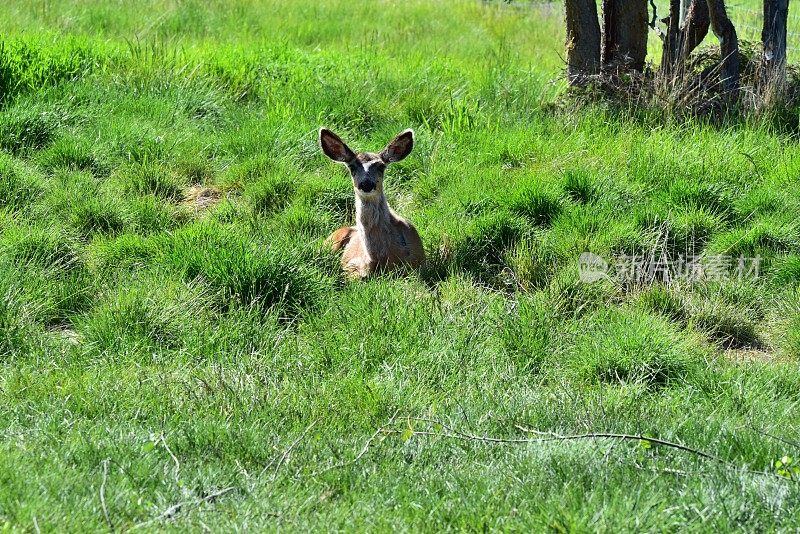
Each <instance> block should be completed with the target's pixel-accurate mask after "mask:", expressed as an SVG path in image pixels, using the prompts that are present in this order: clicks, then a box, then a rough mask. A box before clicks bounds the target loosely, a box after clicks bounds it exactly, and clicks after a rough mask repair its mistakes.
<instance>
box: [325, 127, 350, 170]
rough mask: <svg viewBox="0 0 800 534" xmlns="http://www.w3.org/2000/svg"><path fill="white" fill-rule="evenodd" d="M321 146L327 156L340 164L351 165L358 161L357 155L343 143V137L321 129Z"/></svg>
mask: <svg viewBox="0 0 800 534" xmlns="http://www.w3.org/2000/svg"><path fill="white" fill-rule="evenodd" d="M319 146H320V147H322V151H323V152H324V153H325V155H326V156H328V157H329V158H331V159H332V160H333V161H338V162H339V163H350V162H351V161H353V160H354V159H356V155H355V153H354V152H353V151H352V150H350V147H349V146H347V145H346V144H345V142H344V141H342V139H341V137H339V136H338V135H336V134H335V133H333V132H332V131H330V130H328V129H327V128H320V129H319Z"/></svg>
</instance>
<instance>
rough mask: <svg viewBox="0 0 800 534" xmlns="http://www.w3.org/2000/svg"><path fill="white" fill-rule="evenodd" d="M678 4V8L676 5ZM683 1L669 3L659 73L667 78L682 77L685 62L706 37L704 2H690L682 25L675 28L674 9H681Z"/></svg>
mask: <svg viewBox="0 0 800 534" xmlns="http://www.w3.org/2000/svg"><path fill="white" fill-rule="evenodd" d="M678 1H679V2H680V6H678V5H676V3H677V2H678ZM684 1H685V0H672V2H671V3H670V14H669V21H668V22H669V29H668V31H667V36H666V37H665V38H664V48H663V52H662V59H661V72H662V74H664V75H665V76H667V77H674V76H682V75H683V72H684V68H685V65H686V60H687V59H688V57H689V55H690V54H691V53H692V52H693V51H694V49H695V48H697V46H698V45H699V44H700V43H701V42H703V39H705V37H706V35H708V28H709V25H710V20H709V18H708V3H707V2H706V0H692V2H691V4H690V5H689V8H688V11H687V12H686V15H685V16H684V17H683V23H682V24H681V25H680V27H678V28H676V27H675V25H674V21H675V19H676V18H677V17H676V16H675V14H674V13H675V10H676V9H680V10H682V9H683V6H684Z"/></svg>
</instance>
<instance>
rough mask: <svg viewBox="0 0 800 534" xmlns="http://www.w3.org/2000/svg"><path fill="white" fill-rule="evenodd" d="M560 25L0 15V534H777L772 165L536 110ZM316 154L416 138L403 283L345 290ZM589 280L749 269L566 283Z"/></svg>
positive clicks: (395, 170)
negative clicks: (633, 259)
mask: <svg viewBox="0 0 800 534" xmlns="http://www.w3.org/2000/svg"><path fill="white" fill-rule="evenodd" d="M793 6H794V4H793ZM792 9H796V8H795V7H793V8H792ZM732 11H734V17H736V16H738V15H736V12H735V9H733V10H732ZM561 25H562V21H561V6H560V4H533V5H527V6H518V5H510V6H509V5H505V4H504V3H503V2H480V1H472V0H453V1H447V2H428V1H422V0H413V1H410V2H390V1H384V0H381V1H377V2H375V1H367V0H357V1H344V0H331V1H325V2H318V1H310V0H308V1H307V0H298V1H292V2H283V1H281V2H279V1H263V2H257V1H247V0H237V1H235V2H222V1H218V2H195V1H164V0H157V1H148V2H137V3H120V2H111V1H101V2H85V1H81V2H78V1H66V2H58V3H56V2H37V3H34V4H33V5H32V4H31V3H29V2H21V1H15V0H14V1H11V2H7V3H6V4H4V6H3V7H2V8H0V30H2V32H3V36H4V45H3V49H2V52H0V58H2V61H0V87H1V88H2V89H3V90H4V91H5V92H4V93H3V97H2V99H1V101H2V103H1V104H0V149H1V150H0V428H3V430H4V432H3V439H2V440H0V530H2V529H5V528H7V529H10V530H12V531H15V530H35V529H36V528H41V530H43V531H46V530H56V531H64V530H67V531H86V530H105V529H110V528H112V527H113V528H114V529H118V530H127V529H130V528H131V527H133V526H136V525H140V524H143V523H144V524H145V525H144V526H145V527H146V528H147V529H150V530H156V529H161V528H164V527H171V528H175V529H180V530H200V529H204V528H209V529H211V530H215V531H216V530H221V531H226V530H236V529H238V530H273V529H275V530H277V529H285V530H311V529H314V530H320V529H328V530H330V529H337V530H348V531H362V530H365V529H366V530H370V529H371V530H379V531H381V530H405V531H419V530H423V531H426V530H431V531H434V530H435V531H438V530H445V529H453V530H479V529H481V530H482V529H505V530H525V531H541V530H546V529H553V530H568V531H569V530H574V531H597V530H612V531H628V530H630V531H633V530H636V531H639V530H645V531H653V530H686V529H689V530H692V529H693V530H701V531H703V530H712V529H722V530H734V529H739V530H753V531H759V530H776V529H778V530H781V529H783V530H791V529H796V528H798V526H800V524H798V517H797V515H796V514H795V513H794V512H795V510H796V509H797V508H798V506H800V490H798V486H797V484H796V482H797V481H796V480H788V479H785V478H781V477H775V476H773V475H776V474H777V470H776V467H775V465H776V464H775V462H776V461H777V460H778V459H781V458H782V457H784V456H791V457H792V458H795V459H796V458H797V457H798V456H800V451H798V445H797V443H796V439H797V437H796V422H797V405H798V402H799V401H800V373H798V367H797V363H798V361H799V360H798V358H800V319H798V318H799V317H800V304H799V302H800V300H798V296H797V292H798V285H799V284H800V262H798V257H800V230H799V228H800V227H798V224H797V220H800V200H798V198H797V195H796V194H795V193H794V192H795V191H796V190H797V189H798V186H800V179H798V176H800V148H798V146H797V143H796V140H795V139H793V138H792V137H790V136H789V135H788V134H784V133H780V132H776V131H774V129H772V128H771V127H770V126H769V125H768V124H766V123H764V124H761V123H753V124H745V123H740V124H734V125H729V126H727V127H725V128H715V127H712V126H709V125H707V124H702V123H699V122H691V121H689V122H685V123H682V124H679V125H678V124H671V121H669V120H664V118H663V117H657V116H652V114H651V115H647V114H645V115H644V116H638V115H636V114H634V113H627V114H626V113H619V112H612V111H609V110H605V109H603V108H602V107H600V106H597V107H587V108H584V109H581V110H580V111H579V112H573V110H571V109H569V108H568V107H567V108H565V107H564V106H563V105H562V106H561V107H553V106H552V105H551V104H552V103H553V101H554V100H555V99H556V96H557V95H558V94H559V92H560V90H561V89H562V88H563V82H562V81H561V80H560V70H561V68H562V66H563V63H562V59H561V56H562V55H563V30H562V27H561ZM322 125H325V126H327V127H330V128H332V129H334V130H335V131H337V132H339V133H341V134H342V135H343V136H345V137H346V138H347V139H348V140H349V141H351V142H352V144H353V145H354V146H357V147H359V148H363V149H365V150H376V149H379V148H380V147H382V146H383V145H384V144H385V142H386V140H387V139H389V138H391V136H392V135H394V134H396V133H397V132H399V131H401V130H403V129H405V128H408V127H412V128H414V129H415V133H416V144H415V149H414V152H413V153H412V154H411V156H409V158H407V159H406V160H404V161H403V162H402V163H399V164H397V165H395V166H393V167H392V168H390V169H389V171H388V173H387V178H386V189H387V195H388V198H389V201H390V204H391V205H392V206H393V207H394V208H395V209H397V211H398V212H399V213H401V214H402V215H403V216H405V217H407V218H409V219H410V220H411V221H413V222H414V224H415V225H416V227H417V228H418V229H419V231H420V233H421V235H422V238H423V241H424V243H425V247H426V253H427V258H428V263H427V265H426V266H425V267H424V268H423V269H422V270H421V271H420V272H419V273H413V274H411V275H407V276H386V277H381V278H375V279H371V280H368V281H365V282H359V283H349V282H345V280H344V279H343V277H342V276H341V274H340V273H339V272H338V260H337V258H336V257H335V256H334V255H333V254H332V253H330V252H328V251H327V250H326V249H325V247H324V246H323V240H324V239H325V237H327V235H328V234H329V233H330V232H332V231H333V230H335V229H336V228H337V227H339V226H341V225H345V224H352V221H353V211H354V203H353V193H352V188H351V184H350V179H349V177H348V176H347V175H346V171H344V169H342V168H340V167H339V166H336V165H334V164H332V163H330V162H329V161H328V160H327V159H326V158H324V157H323V156H322V155H321V154H320V151H319V148H318V147H317V141H316V135H317V129H318V128H319V127H320V126H322ZM585 251H591V252H593V253H595V254H599V255H601V256H603V257H604V258H606V259H607V260H608V261H609V262H612V263H613V261H614V257H615V256H617V257H618V256H619V255H625V254H643V253H647V254H650V253H652V252H653V251H655V252H658V253H663V254H665V255H667V256H668V257H669V258H671V259H673V260H676V259H678V258H685V257H687V256H689V255H692V256H702V255H706V256H709V255H724V256H728V257H730V259H731V261H732V262H734V263H735V262H736V261H737V260H738V256H739V255H745V256H756V255H757V256H759V258H760V259H761V271H760V272H759V273H758V274H759V276H758V277H757V278H753V277H752V276H750V277H749V278H746V279H743V280H739V279H736V278H733V279H727V280H718V281H700V282H697V283H694V284H692V283H688V282H686V281H680V282H674V283H670V284H664V283H659V282H657V283H641V284H631V283H617V282H615V281H613V280H601V281H598V282H597V283H595V284H587V283H585V282H582V281H581V280H580V279H579V276H578V270H577V266H578V258H579V257H580V255H581V253H583V252H585ZM752 274H753V273H750V275H752ZM393 416H395V417H394V419H392V417H393ZM407 416H414V417H428V418H434V419H438V420H442V421H447V422H449V423H450V424H451V425H452V426H453V427H456V428H458V429H461V430H463V431H466V432H469V433H473V434H476V435H486V436H500V437H504V438H512V439H518V438H522V437H531V436H532V435H531V434H530V433H526V432H524V430H523V429H524V428H530V429H535V430H538V431H541V432H546V433H558V434H582V433H587V432H616V433H627V434H632V435H646V436H651V437H660V438H663V439H667V440H671V441H676V442H681V443H685V444H687V445H689V446H690V447H693V448H697V449H699V450H703V451H706V452H707V453H709V454H712V455H714V456H717V457H719V458H720V459H722V460H723V462H716V461H709V460H707V459H703V458H702V457H701V456H698V455H693V454H690V453H684V452H680V451H675V450H671V449H663V448H660V447H656V446H653V445H652V443H651V442H648V441H636V440H635V441H633V442H628V441H626V442H616V441H608V440H605V439H595V440H588V441H569V442H558V441H556V442H546V443H536V444H529V445H525V444H496V443H495V444H489V443H485V442H481V441H474V440H461V439H453V438H445V437H439V436H435V435H433V436H432V435H428V434H424V433H423V434H419V433H418V432H419V431H423V432H427V431H433V432H440V431H442V430H443V428H442V427H439V426H437V425H435V424H434V425H432V426H430V427H427V426H421V425H420V424H419V423H418V422H417V423H413V422H410V421H409V420H407V419H403V417H407ZM390 421H392V423H391V425H390V427H387V428H384V430H387V431H389V432H384V433H381V432H379V433H377V434H376V431H378V429H380V428H381V427H382V426H384V425H387V424H389V422H390ZM534 437H535V436H534ZM367 445H368V446H367ZM748 470H750V471H748ZM751 471H755V472H758V473H760V474H754V473H752V472H751ZM222 490H225V491H224V492H223V493H221V494H220V495H219V496H218V497H217V498H211V497H210V496H213V495H216V493H217V492H220V491H222ZM101 495H102V498H101ZM176 505H180V506H178V507H177V508H174V507H175V506H176ZM171 508H173V512H171V513H170V514H168V515H170V517H164V516H163V514H164V512H166V511H169V510H170V509H171Z"/></svg>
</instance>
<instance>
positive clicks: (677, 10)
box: [661, 0, 685, 79]
mask: <svg viewBox="0 0 800 534" xmlns="http://www.w3.org/2000/svg"><path fill="white" fill-rule="evenodd" d="M684 1H685V0H670V2H669V16H668V17H667V19H666V22H667V34H666V35H665V36H664V42H663V45H662V47H661V73H662V74H663V75H664V76H665V77H666V78H667V79H670V78H672V77H673V76H674V75H675V74H676V73H677V71H678V70H679V69H678V67H679V63H680V58H679V52H680V45H681V24H680V20H681V18H682V17H683V15H682V10H683V3H684Z"/></svg>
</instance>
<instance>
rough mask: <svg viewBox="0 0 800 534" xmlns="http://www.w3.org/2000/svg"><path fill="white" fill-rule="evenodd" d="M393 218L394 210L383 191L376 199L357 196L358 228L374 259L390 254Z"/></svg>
mask: <svg viewBox="0 0 800 534" xmlns="http://www.w3.org/2000/svg"><path fill="white" fill-rule="evenodd" d="M392 219H393V214H392V210H391V209H390V208H389V203H388V202H387V201H386V197H385V196H384V195H383V193H381V194H380V195H379V196H377V197H375V198H374V199H373V198H367V199H363V198H361V197H359V196H356V228H357V229H358V233H359V234H361V239H362V241H363V243H364V248H365V249H366V252H367V254H368V255H369V257H370V259H371V260H372V261H381V259H383V258H385V257H386V256H388V251H389V245H390V242H391V232H392Z"/></svg>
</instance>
